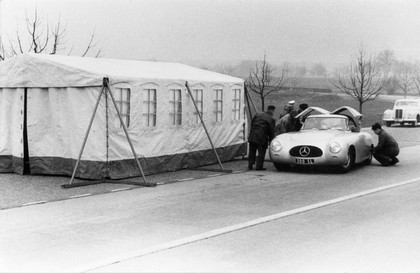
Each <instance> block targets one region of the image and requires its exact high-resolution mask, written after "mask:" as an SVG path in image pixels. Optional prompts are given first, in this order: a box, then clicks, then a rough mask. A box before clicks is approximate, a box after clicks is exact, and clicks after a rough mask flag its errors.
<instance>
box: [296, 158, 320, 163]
mask: <svg viewBox="0 0 420 273" xmlns="http://www.w3.org/2000/svg"><path fill="white" fill-rule="evenodd" d="M296 163H297V164H314V163H315V161H314V160H313V159H312V158H296Z"/></svg>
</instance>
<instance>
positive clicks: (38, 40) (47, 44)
mask: <svg viewBox="0 0 420 273" xmlns="http://www.w3.org/2000/svg"><path fill="white" fill-rule="evenodd" d="M66 32H67V26H63V25H62V23H61V20H60V19H58V21H57V23H56V24H55V25H53V24H50V23H49V22H48V21H47V22H44V21H43V20H42V18H41V17H39V15H38V10H37V9H35V11H34V16H33V18H29V16H28V15H26V32H24V34H22V33H21V32H20V31H19V29H17V30H16V33H15V38H14V39H10V40H9V43H8V46H6V45H5V44H3V43H2V44H0V60H5V59H7V58H10V57H12V56H15V55H18V54H22V53H25V52H34V53H47V54H56V53H57V52H66V53H65V54H67V55H70V54H71V52H72V50H73V47H71V48H70V49H68V48H67V46H66V44H67V42H66V40H65V37H66ZM95 46H96V42H95V31H93V32H92V34H91V37H90V39H89V41H88V43H87V45H86V47H85V48H84V50H83V52H82V54H81V56H82V57H84V56H86V55H87V54H88V53H89V52H91V51H92V50H93V48H94V47H95ZM100 53H101V51H100V50H97V52H96V55H95V56H96V57H98V56H99V55H100Z"/></svg>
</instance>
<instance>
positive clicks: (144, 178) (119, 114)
mask: <svg viewBox="0 0 420 273" xmlns="http://www.w3.org/2000/svg"><path fill="white" fill-rule="evenodd" d="M104 83H105V88H106V89H107V90H108V92H109V95H110V97H111V100H112V103H113V104H114V107H115V110H116V111H117V115H118V118H119V119H120V122H121V125H122V127H123V129H124V133H125V136H126V137H127V140H128V143H129V144H130V148H131V152H132V153H133V156H134V158H135V159H136V163H137V167H138V168H139V170H140V172H141V176H142V178H143V181H144V183H146V184H144V185H145V186H156V184H150V185H149V184H147V182H146V177H145V175H144V172H143V168H142V167H141V165H140V161H139V159H138V157H137V153H136V151H135V149H134V146H133V143H132V142H131V139H130V136H129V135H128V131H127V127H126V126H125V124H124V121H123V119H122V117H121V113H120V111H119V110H118V107H117V103H116V102H115V99H114V95H112V92H111V88H109V80H108V78H104Z"/></svg>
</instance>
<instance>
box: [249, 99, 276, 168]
mask: <svg viewBox="0 0 420 273" xmlns="http://www.w3.org/2000/svg"><path fill="white" fill-rule="evenodd" d="M275 109H276V107H274V106H272V105H270V106H268V107H267V111H266V112H263V113H257V114H256V115H255V116H254V118H253V119H252V122H251V131H250V132H249V136H248V142H249V156H248V169H249V170H252V169H253V165H254V164H255V163H256V166H255V169H256V170H258V171H260V170H261V171H264V170H265V168H264V167H263V166H264V159H265V152H266V150H267V148H268V144H269V143H270V141H271V140H272V139H273V138H274V125H275V120H274V118H273V113H274V110H275ZM257 151H258V156H257Z"/></svg>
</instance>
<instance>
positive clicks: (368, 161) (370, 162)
mask: <svg viewBox="0 0 420 273" xmlns="http://www.w3.org/2000/svg"><path fill="white" fill-rule="evenodd" d="M372 157H373V156H372V153H370V156H369V158H368V159H366V160H365V161H363V165H366V166H369V165H370V164H372Z"/></svg>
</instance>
